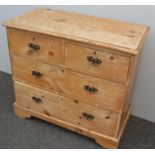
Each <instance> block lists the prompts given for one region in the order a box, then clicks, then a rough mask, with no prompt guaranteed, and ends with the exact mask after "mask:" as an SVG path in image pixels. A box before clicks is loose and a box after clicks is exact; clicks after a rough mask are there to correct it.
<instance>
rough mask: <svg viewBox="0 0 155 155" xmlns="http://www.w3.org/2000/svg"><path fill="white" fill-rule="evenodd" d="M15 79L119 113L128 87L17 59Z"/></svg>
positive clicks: (14, 66) (14, 68) (15, 58)
mask: <svg viewBox="0 0 155 155" xmlns="http://www.w3.org/2000/svg"><path fill="white" fill-rule="evenodd" d="M13 71H14V79H15V80H17V81H24V82H27V83H31V84H32V85H34V86H36V87H41V88H43V89H47V90H55V91H57V92H59V93H61V94H65V95H66V96H72V97H74V98H76V99H78V100H81V101H83V102H86V103H89V104H92V105H95V106H96V107H101V108H108V109H112V110H116V111H119V110H120V108H121V104H122V102H123V100H124V92H125V86H124V85H122V84H120V83H115V82H112V81H108V80H104V79H99V78H94V77H90V76H85V75H82V74H80V73H76V72H72V71H69V70H67V69H66V70H62V69H61V68H59V67H56V66H49V65H47V64H43V63H39V62H35V61H31V60H27V59H25V58H22V57H18V56H13Z"/></svg>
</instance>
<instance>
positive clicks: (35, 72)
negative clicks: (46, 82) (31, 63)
mask: <svg viewBox="0 0 155 155" xmlns="http://www.w3.org/2000/svg"><path fill="white" fill-rule="evenodd" d="M31 74H32V76H33V77H35V78H37V79H40V78H41V77H42V76H43V74H42V73H40V72H38V71H32V72H31Z"/></svg>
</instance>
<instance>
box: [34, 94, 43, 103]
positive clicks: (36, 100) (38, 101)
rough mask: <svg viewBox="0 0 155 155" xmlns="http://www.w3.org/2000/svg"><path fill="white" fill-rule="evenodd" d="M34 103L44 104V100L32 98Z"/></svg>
mask: <svg viewBox="0 0 155 155" xmlns="http://www.w3.org/2000/svg"><path fill="white" fill-rule="evenodd" d="M32 101H33V102H34V103H37V104H42V99H40V98H39V97H35V96H32Z"/></svg>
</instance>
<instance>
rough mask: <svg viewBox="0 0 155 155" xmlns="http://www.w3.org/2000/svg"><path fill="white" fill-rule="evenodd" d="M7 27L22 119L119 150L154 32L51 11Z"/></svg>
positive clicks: (35, 13)
mask: <svg viewBox="0 0 155 155" xmlns="http://www.w3.org/2000/svg"><path fill="white" fill-rule="evenodd" d="M4 25H5V26H6V28H7V35H8V45H9V51H10V59H11V64H12V73H13V80H14V90H15V95H16V103H15V104H14V110H15V113H16V115H17V116H19V117H22V118H30V117H31V116H34V117H37V118H40V119H43V120H46V121H48V122H51V123H54V124H57V125H59V126H62V127H65V128H68V129H70V130H72V131H75V132H77V133H80V134H82V135H85V136H88V137H91V138H93V139H95V140H96V142H97V143H99V144H100V145H102V146H103V147H105V148H117V147H118V144H119V141H120V138H121V136H122V133H123V130H124V128H125V125H126V123H127V120H128V118H129V115H130V112H131V92H132V86H133V81H134V77H135V73H136V68H137V64H138V60H139V57H140V53H141V50H142V46H143V43H144V40H145V38H146V35H147V32H148V29H149V28H148V27H146V26H142V25H138V24H131V23H126V22H120V21H115V20H111V19H104V18H97V17H92V16H86V15H80V14H75V13H74V14H73V13H67V12H62V11H55V10H51V9H36V10H34V11H32V12H30V13H27V14H25V15H23V16H20V17H17V18H15V19H13V20H9V21H7V22H6V23H4Z"/></svg>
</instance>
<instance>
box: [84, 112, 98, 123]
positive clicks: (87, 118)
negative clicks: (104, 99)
mask: <svg viewBox="0 0 155 155" xmlns="http://www.w3.org/2000/svg"><path fill="white" fill-rule="evenodd" d="M82 116H83V117H84V118H85V119H86V120H88V121H92V120H94V119H95V116H94V115H92V114H89V113H86V112H83V113H82Z"/></svg>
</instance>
